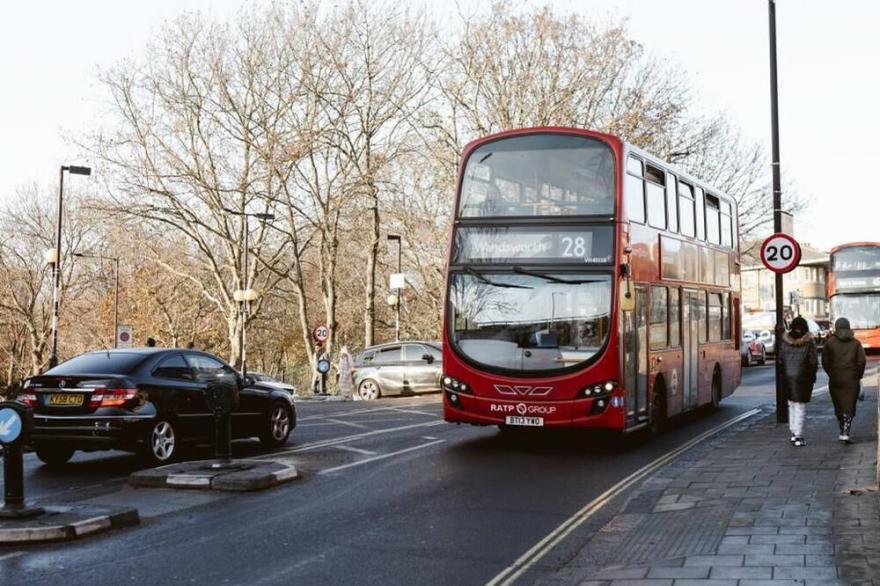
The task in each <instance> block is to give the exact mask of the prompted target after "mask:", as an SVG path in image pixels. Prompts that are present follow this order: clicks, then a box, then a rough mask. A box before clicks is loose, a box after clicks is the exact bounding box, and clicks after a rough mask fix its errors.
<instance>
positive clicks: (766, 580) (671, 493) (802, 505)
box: [539, 376, 880, 586]
mask: <svg viewBox="0 0 880 586" xmlns="http://www.w3.org/2000/svg"><path fill="white" fill-rule="evenodd" d="M873 380H874V377H873V376H872V377H870V378H869V379H868V381H869V382H873ZM866 395H867V400H866V401H864V402H860V403H859V406H858V408H859V413H858V416H857V417H856V420H855V426H854V438H855V441H854V443H853V444H852V445H844V444H841V443H839V442H838V441H837V440H836V437H837V429H836V426H837V425H836V424H837V422H836V420H835V418H834V416H833V409H832V407H831V404H830V403H831V402H830V399H829V397H828V395H827V393H818V394H817V395H816V396H815V398H814V401H813V402H812V403H811V404H810V406H809V407H808V410H807V417H808V419H807V437H808V444H807V446H806V447H799V448H796V447H794V446H791V445H790V444H789V442H788V429H787V426H786V425H784V424H782V425H780V424H777V423H776V421H775V413H774V412H773V410H772V408H771V407H770V406H767V407H765V408H764V412H765V413H764V415H763V416H758V417H755V418H752V419H750V420H746V421H745V422H742V423H740V424H738V425H735V426H734V427H732V428H731V429H729V430H727V431H725V432H723V433H721V434H719V435H718V436H716V437H715V438H713V439H711V440H709V441H708V442H706V443H705V444H702V445H700V446H696V447H694V448H693V449H692V450H690V451H689V452H686V453H685V454H683V455H682V456H680V457H679V458H678V459H677V460H676V461H674V462H671V463H670V464H669V465H667V466H666V467H664V468H662V469H660V470H658V471H657V472H655V473H654V475H653V476H652V477H651V478H649V479H646V481H645V482H644V484H643V485H642V486H640V487H636V488H635V489H634V490H633V491H632V493H631V494H629V495H627V496H626V497H625V501H624V502H623V503H622V504H621V505H619V511H618V513H617V514H616V516H615V517H614V518H612V519H611V520H610V521H609V522H608V523H607V525H605V526H604V527H603V528H602V529H600V530H599V531H598V532H597V533H596V534H594V535H593V536H591V538H590V539H589V540H588V541H587V543H586V544H584V545H583V547H582V549H581V550H580V552H579V553H578V554H576V555H575V556H574V558H573V559H572V560H571V561H570V562H569V563H568V564H566V565H565V566H564V567H563V568H561V569H560V571H559V572H558V573H556V574H550V575H549V576H547V577H546V579H542V580H540V581H539V583H545V584H590V583H603V584H608V583H609V580H610V581H611V582H610V583H611V584H623V583H643V584H659V583H662V581H663V580H669V579H671V580H674V583H675V585H683V584H706V585H710V584H725V583H734V584H737V585H738V586H748V585H755V586H757V585H759V584H802V585H803V584H875V585H878V586H880V491H878V490H877V488H876V486H875V482H876V480H875V474H876V466H877V460H876V458H877V391H876V389H875V388H870V387H869V390H868V391H867V392H866ZM710 491H711V495H710ZM673 556H674V557H673ZM682 556H684V557H682ZM673 560H674V561H675V563H674V564H670V563H669V562H670V561H673Z"/></svg>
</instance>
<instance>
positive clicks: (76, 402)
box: [48, 393, 83, 407]
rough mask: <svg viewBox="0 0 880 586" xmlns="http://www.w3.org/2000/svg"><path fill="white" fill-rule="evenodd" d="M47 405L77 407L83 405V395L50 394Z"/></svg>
mask: <svg viewBox="0 0 880 586" xmlns="http://www.w3.org/2000/svg"><path fill="white" fill-rule="evenodd" d="M48 404H49V405H63V406H67V407H79V406H80V405H82V404H83V395H80V394H75V393H52V394H51V395H49V402H48Z"/></svg>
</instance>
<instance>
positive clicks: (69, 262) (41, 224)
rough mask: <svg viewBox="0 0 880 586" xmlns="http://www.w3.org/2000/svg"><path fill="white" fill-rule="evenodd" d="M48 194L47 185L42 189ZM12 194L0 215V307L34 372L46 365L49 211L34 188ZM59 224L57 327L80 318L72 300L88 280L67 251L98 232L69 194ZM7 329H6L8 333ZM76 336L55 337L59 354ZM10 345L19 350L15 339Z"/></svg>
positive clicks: (52, 239)
mask: <svg viewBox="0 0 880 586" xmlns="http://www.w3.org/2000/svg"><path fill="white" fill-rule="evenodd" d="M47 191H48V192H49V193H51V190H47ZM17 196H18V199H17V201H16V202H15V203H13V204H12V205H11V206H10V207H9V208H8V209H6V210H4V212H3V215H2V217H0V226H2V230H0V233H3V234H4V235H6V236H5V238H4V239H3V240H2V241H0V291H2V295H0V312H2V314H3V315H5V316H6V317H5V319H6V321H7V322H8V323H9V324H10V326H11V327H12V328H14V329H18V330H19V331H20V329H23V330H24V332H26V334H27V348H28V354H29V362H30V365H29V372H30V374H38V373H39V372H40V371H41V370H42V369H43V367H44V366H45V365H46V362H47V360H48V356H47V355H46V350H47V345H48V343H49V341H50V333H51V323H52V283H53V281H52V272H51V269H50V268H49V266H48V265H47V264H46V262H45V257H44V255H45V253H46V251H47V250H50V249H52V248H54V247H55V225H54V218H55V210H54V209H52V208H51V206H49V205H47V203H46V202H48V201H54V198H52V197H45V196H44V195H43V193H41V192H40V190H39V189H38V188H36V187H30V188H26V189H22V190H19V192H18V194H17ZM65 207H66V210H65V215H64V224H63V226H62V240H61V242H62V249H61V256H62V259H63V263H62V265H61V269H62V274H61V310H62V311H61V316H62V319H63V321H62V322H61V327H62V330H63V329H65V328H66V327H67V326H68V325H69V324H71V323H72V322H76V321H78V320H80V319H83V316H84V315H85V313H86V311H87V310H86V308H83V307H78V306H77V302H78V300H79V299H80V298H81V297H82V295H83V293H84V291H86V290H87V288H88V286H89V284H90V282H89V281H88V280H87V279H83V278H82V275H81V274H80V271H79V269H78V261H77V257H75V256H73V255H72V253H73V252H75V251H77V250H83V249H84V248H87V247H88V246H93V245H94V242H95V240H96V239H97V238H98V235H97V233H96V230H95V224H94V222H90V221H89V220H88V219H87V218H83V215H82V210H81V209H80V208H79V207H78V206H77V202H76V198H75V197H68V198H67V201H66V206H65ZM12 331H13V330H10V332H12ZM76 340H77V337H75V336H71V337H68V336H61V337H60V346H61V351H60V353H61V354H62V355H64V354H67V353H69V351H70V350H73V349H75V348H77V344H78V343H77V341H76ZM12 346H13V347H15V348H17V350H16V351H17V352H22V343H21V341H20V340H19V341H15V342H13V343H12Z"/></svg>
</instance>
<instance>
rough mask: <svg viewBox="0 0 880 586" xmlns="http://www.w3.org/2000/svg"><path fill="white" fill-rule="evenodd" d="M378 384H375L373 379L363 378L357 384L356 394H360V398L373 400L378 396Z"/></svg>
mask: <svg viewBox="0 0 880 586" xmlns="http://www.w3.org/2000/svg"><path fill="white" fill-rule="evenodd" d="M380 394H381V393H380V392H379V385H377V384H376V383H375V382H374V381H371V380H365V381H363V382H362V383H361V384H360V385H359V386H358V395H360V396H361V399H363V400H364V401H373V400H375V399H378V398H379V395H380Z"/></svg>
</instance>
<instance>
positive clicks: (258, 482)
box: [128, 459, 299, 492]
mask: <svg viewBox="0 0 880 586" xmlns="http://www.w3.org/2000/svg"><path fill="white" fill-rule="evenodd" d="M296 478H299V472H298V471H297V469H296V466H294V465H293V464H290V463H289V461H284V462H282V461H276V460H271V459H262V460H232V461H231V462H220V461H218V460H199V461H196V462H180V463H177V464H168V465H166V466H160V467H158V468H150V469H148V470H140V471H138V472H135V473H133V474H132V475H131V476H129V477H128V483H129V484H130V485H132V486H137V487H142V488H183V489H203V490H223V491H235V492H246V491H253V490H265V489H267V488H271V487H273V486H277V485H279V484H283V483H285V482H289V481H291V480H295V479H296Z"/></svg>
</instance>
